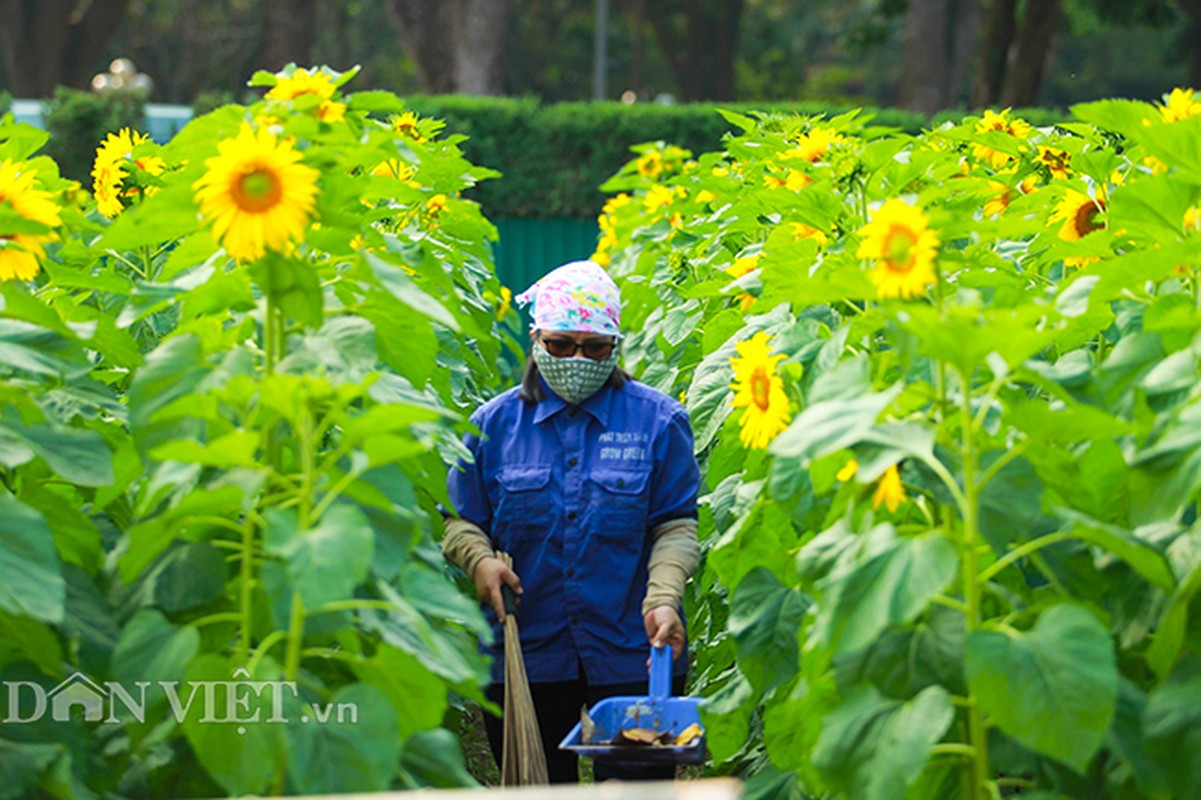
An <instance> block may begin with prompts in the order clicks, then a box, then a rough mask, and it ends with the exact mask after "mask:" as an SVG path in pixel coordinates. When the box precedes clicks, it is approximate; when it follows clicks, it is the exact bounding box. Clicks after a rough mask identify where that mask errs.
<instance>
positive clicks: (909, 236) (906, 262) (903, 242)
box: [883, 225, 917, 272]
mask: <svg viewBox="0 0 1201 800" xmlns="http://www.w3.org/2000/svg"><path fill="white" fill-rule="evenodd" d="M916 244H917V237H916V236H914V235H913V231H912V230H910V229H909V228H907V227H905V226H902V225H893V226H892V227H890V228H889V229H888V233H886V234H884V248H883V252H884V263H885V264H886V265H887V266H888V268H889V269H890V270H892V271H893V272H909V271H910V270H912V269H913V262H914V259H915V257H916V252H915V248H914V246H915V245H916Z"/></svg>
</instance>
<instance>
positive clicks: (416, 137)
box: [389, 111, 425, 144]
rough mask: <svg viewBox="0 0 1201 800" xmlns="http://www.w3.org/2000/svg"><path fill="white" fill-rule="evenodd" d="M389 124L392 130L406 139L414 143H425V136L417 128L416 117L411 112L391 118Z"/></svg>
mask: <svg viewBox="0 0 1201 800" xmlns="http://www.w3.org/2000/svg"><path fill="white" fill-rule="evenodd" d="M389 122H390V123H391V125H392V130H394V131H396V132H397V133H399V134H400V135H401V136H403V137H404V138H406V139H412V140H413V141H414V142H417V143H418V144H421V143H422V142H424V141H425V135H424V134H422V133H421V129H420V128H419V127H418V124H417V123H418V119H417V115H416V114H414V113H413V112H412V111H406V112H404V113H403V114H397V115H395V116H393V117H392V118H391V119H390V120H389Z"/></svg>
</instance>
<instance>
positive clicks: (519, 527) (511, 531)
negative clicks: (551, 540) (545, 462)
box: [492, 466, 553, 546]
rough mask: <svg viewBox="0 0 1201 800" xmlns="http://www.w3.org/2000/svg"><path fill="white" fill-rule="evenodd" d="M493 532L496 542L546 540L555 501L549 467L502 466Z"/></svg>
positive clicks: (500, 543)
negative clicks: (552, 495) (553, 501)
mask: <svg viewBox="0 0 1201 800" xmlns="http://www.w3.org/2000/svg"><path fill="white" fill-rule="evenodd" d="M496 479H497V482H498V483H499V490H498V496H497V503H496V508H495V510H494V512H493V515H492V532H493V534H494V535H495V536H496V537H497V544H498V545H502V546H503V545H504V544H505V543H506V542H508V541H510V540H514V539H544V538H546V537H547V535H548V534H549V533H550V527H551V521H552V511H553V503H552V498H551V492H550V466H513V467H503V468H502V469H501V470H500V472H498V473H497V476H496Z"/></svg>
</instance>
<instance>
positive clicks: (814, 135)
mask: <svg viewBox="0 0 1201 800" xmlns="http://www.w3.org/2000/svg"><path fill="white" fill-rule="evenodd" d="M845 141H846V138H845V137H844V136H843V135H842V134H841V133H836V132H835V131H832V130H830V129H829V128H814V129H813V130H811V131H809V132H808V133H805V134H802V135H801V136H799V137H798V138H797V146H796V147H795V148H793V149H791V150H789V151H787V152H786V153H785V156H786V157H788V158H802V159H804V160H805V161H808V162H810V163H813V162H815V161H820V160H821V159H822V158H823V157H824V156H825V155H826V152H827V151H828V150H829V149H830V148H831V147H832V146H833V145H836V144H842V143H843V142H845Z"/></svg>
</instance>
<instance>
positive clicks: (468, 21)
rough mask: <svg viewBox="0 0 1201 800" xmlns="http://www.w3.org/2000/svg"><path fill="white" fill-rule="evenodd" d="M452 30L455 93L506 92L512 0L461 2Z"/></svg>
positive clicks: (495, 93)
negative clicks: (505, 82) (507, 49)
mask: <svg viewBox="0 0 1201 800" xmlns="http://www.w3.org/2000/svg"><path fill="white" fill-rule="evenodd" d="M457 5H458V6H459V12H458V13H457V14H455V15H454V22H455V26H454V29H453V31H452V39H451V41H453V42H454V58H455V65H454V67H455V91H456V92H461V93H463V94H477V95H498V94H501V93H502V92H503V91H504V54H505V42H506V40H507V38H508V36H507V34H508V31H509V10H510V9H509V5H510V0H459V2H458V4H457Z"/></svg>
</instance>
